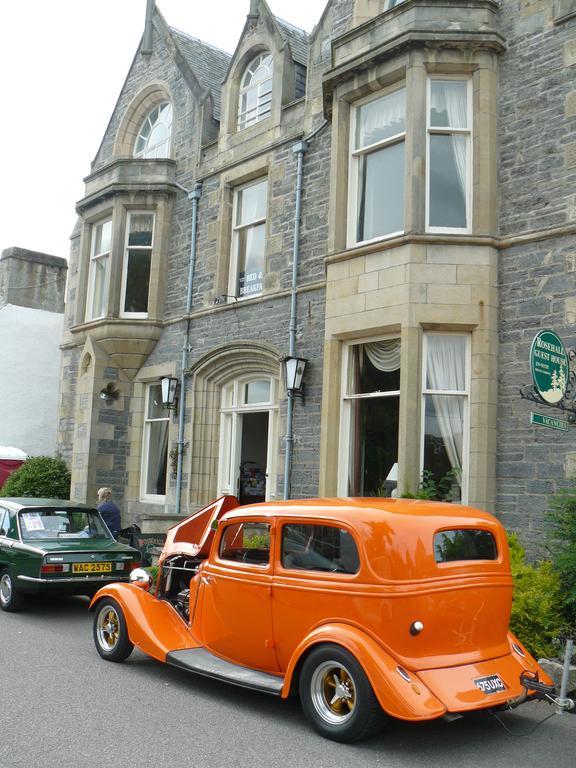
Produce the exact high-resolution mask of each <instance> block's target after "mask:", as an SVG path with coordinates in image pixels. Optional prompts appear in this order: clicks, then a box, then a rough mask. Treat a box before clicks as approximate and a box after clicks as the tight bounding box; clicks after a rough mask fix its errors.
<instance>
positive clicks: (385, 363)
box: [364, 339, 400, 372]
mask: <svg viewBox="0 0 576 768" xmlns="http://www.w3.org/2000/svg"><path fill="white" fill-rule="evenodd" d="M364 351H365V353H366V356H367V358H368V360H370V362H371V363H372V365H373V366H374V368H377V369H378V370H379V371H387V372H390V371H397V370H398V369H399V368H400V339H389V340H388V341H371V342H369V343H368V344H364Z"/></svg>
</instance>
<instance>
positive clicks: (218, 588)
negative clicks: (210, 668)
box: [194, 520, 278, 672]
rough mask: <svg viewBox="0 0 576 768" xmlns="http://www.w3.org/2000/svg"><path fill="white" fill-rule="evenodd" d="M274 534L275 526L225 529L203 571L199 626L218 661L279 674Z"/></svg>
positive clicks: (258, 524)
mask: <svg viewBox="0 0 576 768" xmlns="http://www.w3.org/2000/svg"><path fill="white" fill-rule="evenodd" d="M270 534H271V526H270V524H269V523H268V522H263V521H258V520H243V521H242V522H231V523H228V524H226V525H223V530H222V533H221V536H219V538H218V542H217V543H216V546H215V548H214V549H213V551H212V554H211V556H210V559H209V561H208V562H207V563H206V564H205V566H204V568H203V569H202V573H201V576H200V580H201V585H200V589H201V592H202V594H201V598H202V599H201V601H200V600H199V602H198V606H199V609H200V615H199V616H198V617H197V619H198V620H197V621H195V622H194V625H195V630H196V631H197V632H198V634H199V635H201V638H202V642H203V644H204V646H205V647H206V648H207V649H208V650H210V651H212V652H213V653H215V654H217V655H218V656H222V657H224V658H226V659H228V660H230V661H233V662H236V663H237V664H242V665H243V666H246V667H251V668H254V669H260V670H264V671H267V672H277V671H278V662H277V660H276V654H275V651H274V643H273V640H272V637H273V634H272V564H271V558H270V538H271V536H270ZM200 606H201V607H200Z"/></svg>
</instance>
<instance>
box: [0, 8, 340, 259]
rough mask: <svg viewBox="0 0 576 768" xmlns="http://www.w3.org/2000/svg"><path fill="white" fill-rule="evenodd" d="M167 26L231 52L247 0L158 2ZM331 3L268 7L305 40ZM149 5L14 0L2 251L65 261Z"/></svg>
mask: <svg viewBox="0 0 576 768" xmlns="http://www.w3.org/2000/svg"><path fill="white" fill-rule="evenodd" d="M156 4H157V6H158V8H159V10H160V11H161V13H162V14H163V16H164V18H165V19H166V21H167V22H168V24H169V25H170V26H172V27H176V28H177V29H180V30H182V31H183V32H186V33H188V34H189V35H192V36H193V37H197V38H200V39H201V40H204V41H205V42H207V43H210V44H211V45H215V46H216V47H218V48H221V49H223V50H225V51H227V52H228V53H233V52H234V49H235V47H236V44H237V42H238V38H239V36H240V33H241V32H242V28H243V26H244V22H245V19H246V14H247V13H248V10H249V7H250V0H209V1H208V2H206V0H157V3H156ZM325 4H326V0H268V5H269V6H270V8H271V10H272V12H273V13H275V14H276V15H277V16H279V17H280V18H282V19H284V20H285V21H289V22H290V23H292V24H294V25H296V26H298V27H301V28H302V29H305V30H307V31H308V32H311V31H312V28H313V27H314V25H315V24H316V23H317V22H318V20H319V19H320V16H321V15H322V11H323V10H324V7H325ZM145 12H146V0H13V1H12V2H7V0H5V1H4V2H3V3H2V27H1V32H0V82H1V84H2V92H3V93H2V106H1V107H0V148H1V149H0V174H1V176H0V251H2V250H4V249H5V248H9V247H11V246H18V247H21V248H28V249H30V250H34V251H42V252H43V253H50V254H52V255H54V256H62V257H64V258H68V251H69V238H70V234H71V233H72V229H73V227H74V223H75V221H76V214H75V211H74V207H75V203H76V202H77V201H78V200H80V199H81V198H82V197H83V196H84V184H83V178H84V177H85V176H87V175H88V173H89V172H90V162H91V161H92V159H93V158H94V156H95V154H96V152H97V150H98V146H99V144H100V140H101V139H102V136H103V134H104V131H105V130H106V126H107V124H108V120H109V119H110V115H111V114H112V110H113V109H114V105H115V103H116V100H117V98H118V95H119V93H120V89H121V88H122V84H123V82H124V79H125V77H126V75H127V73H128V69H129V67H130V63H131V61H132V59H133V57H134V53H135V51H136V48H137V46H138V43H139V41H140V38H141V35H142V30H143V27H144V18H145Z"/></svg>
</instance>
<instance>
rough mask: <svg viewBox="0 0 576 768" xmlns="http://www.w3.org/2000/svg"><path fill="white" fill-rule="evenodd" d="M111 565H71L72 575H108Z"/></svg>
mask: <svg viewBox="0 0 576 768" xmlns="http://www.w3.org/2000/svg"><path fill="white" fill-rule="evenodd" d="M111 571H112V563H72V573H110V572H111Z"/></svg>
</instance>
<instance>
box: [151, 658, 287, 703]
mask: <svg viewBox="0 0 576 768" xmlns="http://www.w3.org/2000/svg"><path fill="white" fill-rule="evenodd" d="M166 664H170V665H171V666H173V667H178V669H184V670H186V671H187V672H195V673H196V674H197V675H203V676H204V677H212V678H214V679H216V680H221V681H222V682H225V683H232V685H239V686H240V687H241V688H251V689H252V690H253V691H261V692H262V693H271V694H272V695H273V696H280V694H281V693H282V688H283V687H284V678H283V677H276V676H275V675H269V674H268V673H267V672H259V671H258V670H256V669H249V668H248V667H241V666H240V665H239V664H232V662H230V661H224V659H220V658H219V657H218V656H214V654H212V653H210V651H207V650H206V649H205V648H188V649H186V650H183V651H171V652H170V653H168V654H167V655H166Z"/></svg>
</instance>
